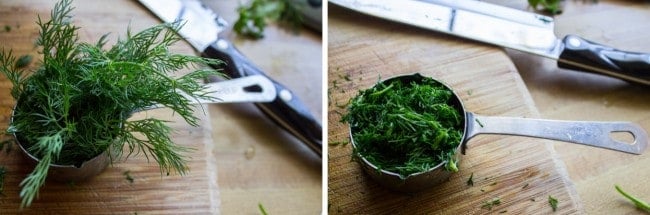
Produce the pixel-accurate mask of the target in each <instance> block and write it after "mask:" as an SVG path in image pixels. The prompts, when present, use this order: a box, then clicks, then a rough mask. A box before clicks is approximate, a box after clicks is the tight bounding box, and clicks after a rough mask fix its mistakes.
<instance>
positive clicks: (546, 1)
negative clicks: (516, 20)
mask: <svg viewBox="0 0 650 215" xmlns="http://www.w3.org/2000/svg"><path fill="white" fill-rule="evenodd" d="M560 3H561V0H528V4H529V5H530V6H531V7H532V8H533V9H535V10H541V11H546V12H549V13H551V14H560V13H562V8H561V4H560Z"/></svg>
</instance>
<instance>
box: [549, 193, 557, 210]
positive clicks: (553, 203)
mask: <svg viewBox="0 0 650 215" xmlns="http://www.w3.org/2000/svg"><path fill="white" fill-rule="evenodd" d="M557 203H558V200H557V199H556V198H554V197H553V196H548V204H549V205H551V208H552V209H553V212H555V211H557Z"/></svg>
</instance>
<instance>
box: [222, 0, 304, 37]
mask: <svg viewBox="0 0 650 215" xmlns="http://www.w3.org/2000/svg"><path fill="white" fill-rule="evenodd" d="M237 12H239V18H238V19H237V21H236V22H235V24H234V25H233V29H234V30H235V32H237V33H238V34H240V35H243V36H247V37H250V38H253V39H259V38H262V37H264V28H266V24H267V20H271V21H278V22H279V23H280V24H283V25H286V26H289V27H291V28H293V29H294V30H297V29H298V28H299V27H300V25H302V23H303V17H302V15H301V14H300V12H299V11H298V9H297V8H296V7H295V6H294V5H292V4H291V1H290V0H253V1H252V2H251V3H250V5H249V6H244V5H242V6H239V7H238V8H237Z"/></svg>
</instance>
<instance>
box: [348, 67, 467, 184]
mask: <svg viewBox="0 0 650 215" xmlns="http://www.w3.org/2000/svg"><path fill="white" fill-rule="evenodd" d="M453 96H454V94H453V92H452V91H451V90H449V89H448V88H447V87H445V86H444V85H442V84H440V83H439V82H437V81H435V80H433V79H431V78H427V77H422V79H421V80H417V81H412V82H409V83H404V82H402V81H401V80H394V81H390V82H386V81H385V82H380V83H377V84H376V85H375V86H374V87H372V88H370V89H366V90H362V91H359V94H358V95H357V96H356V97H354V98H352V99H351V100H350V103H349V105H348V113H347V114H345V115H344V116H343V117H342V121H343V122H348V123H349V124H350V127H351V130H352V139H353V140H354V144H355V146H356V147H355V151H354V153H355V154H356V155H358V156H360V157H363V158H365V159H366V160H367V161H368V162H370V163H372V164H373V165H375V166H376V167H377V168H379V169H381V170H386V171H390V172H395V173H398V174H399V175H400V176H401V177H402V178H406V177H407V176H409V175H411V174H414V173H419V172H424V171H428V170H430V169H431V168H433V167H436V166H437V165H439V164H441V163H444V165H445V169H446V170H448V171H452V172H456V171H458V168H457V166H456V162H457V160H456V154H455V149H456V148H457V147H458V145H459V144H460V141H461V137H462V128H460V127H461V126H462V122H463V117H462V116H461V114H460V113H459V111H458V110H457V109H455V108H454V107H453V106H451V105H450V104H449V103H450V98H452V97H453Z"/></svg>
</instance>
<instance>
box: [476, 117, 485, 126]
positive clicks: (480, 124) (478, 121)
mask: <svg viewBox="0 0 650 215" xmlns="http://www.w3.org/2000/svg"><path fill="white" fill-rule="evenodd" d="M474 121H476V123H478V125H479V126H481V128H483V127H484V126H483V123H482V122H481V120H478V118H474Z"/></svg>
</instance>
